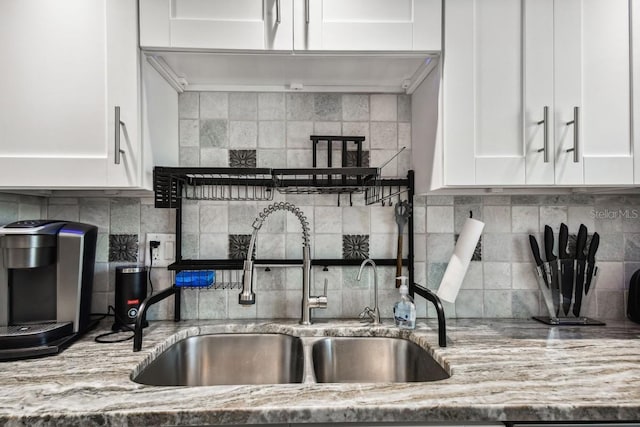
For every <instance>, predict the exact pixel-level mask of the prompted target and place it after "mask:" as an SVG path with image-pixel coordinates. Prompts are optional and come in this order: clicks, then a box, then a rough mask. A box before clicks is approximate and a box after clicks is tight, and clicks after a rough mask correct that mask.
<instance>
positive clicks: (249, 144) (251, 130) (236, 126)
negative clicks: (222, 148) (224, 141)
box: [229, 121, 258, 149]
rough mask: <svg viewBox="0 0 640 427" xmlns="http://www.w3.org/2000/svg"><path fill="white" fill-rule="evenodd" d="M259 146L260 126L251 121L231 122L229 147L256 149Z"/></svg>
mask: <svg viewBox="0 0 640 427" xmlns="http://www.w3.org/2000/svg"><path fill="white" fill-rule="evenodd" d="M257 146H258V124H257V122H255V121H254V122H250V121H231V122H229V147H231V148H245V149H246V148H256V147H257Z"/></svg>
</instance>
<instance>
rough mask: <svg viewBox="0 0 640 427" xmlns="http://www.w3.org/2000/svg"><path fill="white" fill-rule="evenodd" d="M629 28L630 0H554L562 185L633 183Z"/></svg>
mask: <svg viewBox="0 0 640 427" xmlns="http://www.w3.org/2000/svg"><path fill="white" fill-rule="evenodd" d="M629 34H630V33H629V1H628V0H556V1H555V3H554V37H555V40H554V68H555V76H554V86H555V102H554V103H555V113H554V120H555V124H554V125H555V151H556V167H555V171H556V184H560V185H575V184H587V185H622V184H632V183H633V150H632V145H631V143H632V140H631V98H630V65H629V61H630V45H629ZM576 107H577V108H576ZM576 119H577V120H576ZM567 150H573V151H567ZM576 151H577V153H576Z"/></svg>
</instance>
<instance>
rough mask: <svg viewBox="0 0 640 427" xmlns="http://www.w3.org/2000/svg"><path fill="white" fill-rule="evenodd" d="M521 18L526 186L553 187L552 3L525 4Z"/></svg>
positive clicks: (531, 1) (528, 0)
mask: <svg viewBox="0 0 640 427" xmlns="http://www.w3.org/2000/svg"><path fill="white" fill-rule="evenodd" d="M523 15H524V18H523V19H524V35H523V37H524V40H523V46H524V138H525V152H526V183H527V185H553V184H554V183H555V174H554V169H555V158H556V157H555V151H554V133H553V130H554V125H553V123H554V120H553V119H554V111H555V109H554V104H553V0H525V1H524V10H523Z"/></svg>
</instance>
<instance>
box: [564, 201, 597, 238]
mask: <svg viewBox="0 0 640 427" xmlns="http://www.w3.org/2000/svg"><path fill="white" fill-rule="evenodd" d="M567 220H568V221H567V226H568V227H569V232H570V233H577V232H578V229H579V228H580V224H584V225H585V227H587V229H589V230H593V229H594V228H595V218H594V209H593V206H569V208H568V215H567Z"/></svg>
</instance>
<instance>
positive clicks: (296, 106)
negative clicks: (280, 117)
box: [285, 93, 315, 120]
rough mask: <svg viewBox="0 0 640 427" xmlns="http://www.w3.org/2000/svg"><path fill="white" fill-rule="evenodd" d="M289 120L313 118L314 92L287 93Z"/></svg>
mask: <svg viewBox="0 0 640 427" xmlns="http://www.w3.org/2000/svg"><path fill="white" fill-rule="evenodd" d="M285 100H286V111H287V120H313V118H314V113H315V108H314V94H312V93H287V94H286V96H285Z"/></svg>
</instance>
